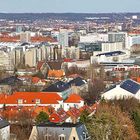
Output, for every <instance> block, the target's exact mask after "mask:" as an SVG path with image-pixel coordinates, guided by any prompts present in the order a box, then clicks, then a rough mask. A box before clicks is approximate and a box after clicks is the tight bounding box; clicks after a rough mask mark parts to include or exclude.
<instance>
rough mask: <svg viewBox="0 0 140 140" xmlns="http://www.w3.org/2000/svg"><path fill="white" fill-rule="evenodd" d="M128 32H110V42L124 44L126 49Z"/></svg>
mask: <svg viewBox="0 0 140 140" xmlns="http://www.w3.org/2000/svg"><path fill="white" fill-rule="evenodd" d="M126 37H127V33H126V32H109V33H108V41H109V42H123V43H124V47H126Z"/></svg>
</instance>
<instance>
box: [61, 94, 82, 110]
mask: <svg viewBox="0 0 140 140" xmlns="http://www.w3.org/2000/svg"><path fill="white" fill-rule="evenodd" d="M83 106H84V100H83V99H82V98H81V97H80V96H79V95H77V94H70V95H69V97H68V98H67V99H66V100H65V101H64V110H65V111H68V110H69V109H70V108H73V107H75V108H77V109H79V108H81V107H83Z"/></svg>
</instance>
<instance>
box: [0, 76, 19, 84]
mask: <svg viewBox="0 0 140 140" xmlns="http://www.w3.org/2000/svg"><path fill="white" fill-rule="evenodd" d="M19 82H21V80H20V79H18V78H17V77H16V76H11V77H7V78H4V79H2V80H0V84H7V85H15V83H19Z"/></svg>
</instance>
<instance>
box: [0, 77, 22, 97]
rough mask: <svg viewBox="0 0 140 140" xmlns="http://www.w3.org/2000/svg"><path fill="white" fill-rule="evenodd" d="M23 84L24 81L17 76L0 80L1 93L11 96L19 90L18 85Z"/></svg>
mask: <svg viewBox="0 0 140 140" xmlns="http://www.w3.org/2000/svg"><path fill="white" fill-rule="evenodd" d="M20 84H22V81H21V80H20V79H18V78H17V77H16V76H10V77H7V78H4V79H2V80H0V92H1V93H5V94H8V95H9V94H11V93H12V92H13V91H15V90H16V89H17V85H20Z"/></svg>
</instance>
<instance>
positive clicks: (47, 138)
mask: <svg viewBox="0 0 140 140" xmlns="http://www.w3.org/2000/svg"><path fill="white" fill-rule="evenodd" d="M51 139H52V136H51V135H45V136H44V140H51ZM58 140H66V137H65V135H63V134H62V135H59V136H58ZM72 140H76V138H75V137H74V136H73V138H72Z"/></svg>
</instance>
